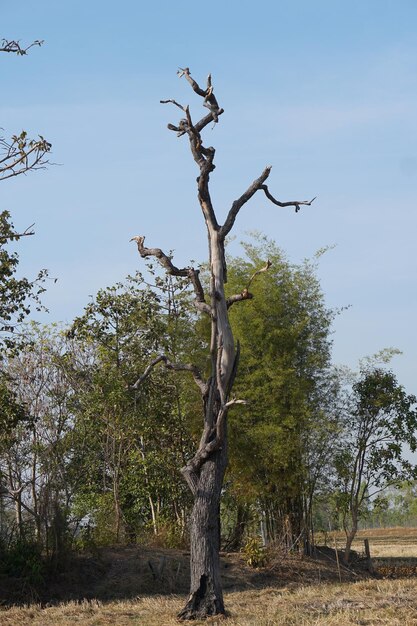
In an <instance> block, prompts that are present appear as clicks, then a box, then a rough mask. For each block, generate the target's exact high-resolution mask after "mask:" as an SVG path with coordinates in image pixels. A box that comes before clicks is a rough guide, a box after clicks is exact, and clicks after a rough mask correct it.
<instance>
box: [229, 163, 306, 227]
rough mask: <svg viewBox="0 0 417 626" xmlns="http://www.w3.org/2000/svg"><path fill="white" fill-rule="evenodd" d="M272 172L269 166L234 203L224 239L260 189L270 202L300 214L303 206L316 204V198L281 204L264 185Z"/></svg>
mask: <svg viewBox="0 0 417 626" xmlns="http://www.w3.org/2000/svg"><path fill="white" fill-rule="evenodd" d="M270 172H271V166H270V165H269V166H268V167H266V168H265V169H264V171H263V172H262V174H261V175H260V177H259V178H257V179H256V180H254V181H253V183H252V184H251V186H250V187H248V189H247V190H246V191H245V193H244V194H242V195H241V196H240V198H238V199H237V200H235V201H234V202H233V204H232V208H231V209H230V211H229V213H228V215H227V218H226V221H225V223H224V224H223V226H222V227H221V229H220V236H221V237H222V238H223V239H224V238H225V237H226V235H228V234H229V232H230V231H231V229H232V228H233V224H234V223H235V220H236V217H237V214H238V213H239V211H240V209H241V208H242V206H243V205H244V204H246V202H248V200H250V199H251V198H252V196H253V195H254V194H255V193H256V192H257V191H259V190H260V189H261V190H262V191H264V193H265V195H266V197H267V198H268V200H270V201H271V202H272V203H273V204H276V205H277V206H280V207H287V206H293V207H295V212H296V213H298V211H299V210H300V207H301V206H302V205H307V206H310V205H311V204H312V202H314V200H315V199H316V198H313V199H312V200H291V201H290V202H280V201H279V200H276V199H275V198H274V196H273V195H272V194H271V193H270V192H269V189H268V187H267V185H265V184H264V183H265V181H266V179H267V178H268V176H269V174H270Z"/></svg>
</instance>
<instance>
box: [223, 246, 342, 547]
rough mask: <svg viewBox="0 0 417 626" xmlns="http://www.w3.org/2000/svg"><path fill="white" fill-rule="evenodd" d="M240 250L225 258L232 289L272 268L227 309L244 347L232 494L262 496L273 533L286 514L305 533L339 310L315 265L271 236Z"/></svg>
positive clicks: (324, 434)
mask: <svg viewBox="0 0 417 626" xmlns="http://www.w3.org/2000/svg"><path fill="white" fill-rule="evenodd" d="M244 248H245V252H246V255H247V258H246V259H229V261H228V267H229V271H228V274H229V280H228V289H229V290H230V293H235V292H240V291H242V289H243V288H244V287H245V285H247V284H248V282H249V279H250V277H251V276H252V275H253V274H254V273H255V272H256V271H257V270H259V269H260V268H262V267H263V266H264V265H265V260H266V259H269V261H270V262H271V267H270V268H269V270H268V271H267V272H263V273H261V274H259V275H258V276H256V277H255V278H254V280H253V282H252V284H251V285H250V291H251V293H252V294H253V296H254V297H253V299H251V300H248V301H247V302H243V303H242V304H239V305H234V306H233V307H232V308H231V310H230V319H231V323H232V327H233V330H234V334H235V336H236V337H237V338H238V339H239V341H240V345H241V359H240V367H239V372H238V376H237V379H236V384H235V388H234V389H235V391H234V393H235V394H236V396H237V397H239V398H244V399H245V400H247V401H248V406H247V407H244V408H240V407H239V411H238V412H237V411H236V412H234V414H233V418H232V419H231V420H230V442H231V443H230V448H231V466H230V476H231V482H232V489H233V490H234V491H235V493H237V494H238V493H241V494H245V497H247V496H248V495H249V494H251V495H252V498H253V499H254V500H255V501H262V503H263V504H262V506H261V508H262V510H264V511H265V512H267V511H269V513H268V515H269V517H270V520H269V522H270V523H269V522H268V524H267V525H268V527H269V529H270V531H268V532H270V533H271V534H270V539H275V538H276V536H274V535H275V534H276V533H281V526H282V524H283V523H284V519H285V517H286V516H287V515H290V516H291V517H292V518H293V519H292V524H293V526H294V529H293V530H294V533H296V534H299V532H300V530H301V528H300V526H301V525H302V523H303V522H302V517H303V515H304V513H303V508H305V507H304V505H303V502H306V501H307V500H308V499H309V498H310V495H311V494H310V493H309V491H310V490H311V489H313V491H314V489H315V488H316V485H317V480H316V477H315V476H313V474H312V472H313V471H315V470H316V469H317V468H319V467H321V466H322V465H323V463H324V462H325V461H324V459H325V454H324V450H323V444H324V442H325V440H326V438H327V439H328V438H329V437H330V436H334V428H335V426H334V423H333V421H332V419H331V415H330V411H327V409H328V406H327V405H326V402H327V401H328V398H329V397H330V396H331V394H332V393H333V391H332V385H334V381H333V379H332V374H331V371H330V347H331V341H330V335H329V333H330V326H331V322H332V319H333V313H332V312H331V311H329V310H328V309H327V308H326V306H325V304H324V298H323V294H322V292H321V289H320V285H319V282H318V280H317V277H316V275H315V270H316V267H315V264H314V263H310V262H307V261H306V262H304V263H303V264H302V265H298V266H296V265H292V264H290V263H289V262H288V260H287V259H286V258H285V255H284V254H283V252H282V251H281V250H279V248H277V247H276V246H275V244H273V243H272V242H270V241H268V240H266V239H263V240H261V241H259V240H258V241H257V242H255V244H244ZM313 483H314V484H313ZM310 499H311V498H310ZM274 527H275V530H274Z"/></svg>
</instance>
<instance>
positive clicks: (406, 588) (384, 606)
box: [0, 579, 417, 626]
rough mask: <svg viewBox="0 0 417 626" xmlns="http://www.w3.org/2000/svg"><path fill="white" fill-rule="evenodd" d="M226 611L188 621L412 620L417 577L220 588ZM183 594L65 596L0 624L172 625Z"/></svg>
mask: <svg viewBox="0 0 417 626" xmlns="http://www.w3.org/2000/svg"><path fill="white" fill-rule="evenodd" d="M225 599H226V604H227V608H228V610H229V617H228V619H226V620H219V619H212V620H208V621H207V622H193V623H194V624H196V626H197V624H203V623H206V624H210V625H211V626H214V625H215V624H217V625H218V626H221V625H224V626H274V625H278V624H279V625H285V626H310V625H311V626H312V625H315V626H320V625H324V624H326V625H327V626H331V625H334V626H350V625H353V624H355V625H358V624H361V625H369V626H371V625H372V626H376V625H379V624H380V625H383V624H384V625H386V626H411V625H417V581H416V580H415V579H407V580H395V581H389V580H383V581H376V580H372V581H362V582H358V583H345V584H343V585H340V584H322V585H314V586H310V587H298V588H292V587H290V588H289V587H287V588H282V589H276V588H265V589H261V590H248V591H241V592H232V593H228V594H226V598H225ZM182 603H183V599H182V598H181V599H180V598H178V597H177V596H155V597H152V598H150V597H144V598H138V599H136V600H131V601H118V602H109V603H100V602H97V601H91V602H82V603H74V602H69V603H66V604H61V605H59V606H57V607H48V608H41V607H39V606H30V607H26V608H11V609H7V610H3V611H2V612H1V615H0V622H1V624H2V626H12V625H13V626H15V625H16V626H17V625H19V626H20V625H22V626H23V625H25V626H26V625H31V626H67V625H69V624H80V625H82V626H109V625H110V624H115V625H120V626H122V625H123V626H124V625H129V626H132V625H134V624H141V625H143V626H173V625H174V624H175V625H176V626H178V622H177V621H176V619H175V614H176V612H177V611H178V610H179V609H180V608H181V606H182Z"/></svg>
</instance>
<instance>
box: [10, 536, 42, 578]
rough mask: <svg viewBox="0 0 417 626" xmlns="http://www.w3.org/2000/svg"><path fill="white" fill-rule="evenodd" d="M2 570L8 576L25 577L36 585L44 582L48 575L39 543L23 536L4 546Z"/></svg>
mask: <svg viewBox="0 0 417 626" xmlns="http://www.w3.org/2000/svg"><path fill="white" fill-rule="evenodd" d="M0 572H1V573H2V574H3V575H6V576H12V577H14V578H20V579H24V580H25V581H26V582H27V583H28V584H29V585H31V586H34V587H37V586H39V585H41V584H43V583H44V582H45V580H46V577H47V567H46V564H45V560H44V558H43V557H42V552H41V548H40V546H39V544H37V543H36V542H33V541H30V540H29V541H28V540H26V539H24V538H21V539H17V540H15V541H13V542H12V543H11V544H10V545H9V546H7V548H3V549H2V558H1V564H0Z"/></svg>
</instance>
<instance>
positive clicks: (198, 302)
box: [130, 235, 211, 315]
mask: <svg viewBox="0 0 417 626" xmlns="http://www.w3.org/2000/svg"><path fill="white" fill-rule="evenodd" d="M130 241H136V243H137V246H138V251H139V254H140V256H141V257H142V258H143V259H145V258H146V257H149V256H153V257H155V258H156V259H158V261H159V263H160V264H161V265H162V267H163V268H164V269H165V270H166V272H167V274H170V275H171V276H183V277H186V278H189V280H190V282H191V284H192V286H193V288H194V293H195V300H194V305H195V307H196V308H197V309H198V310H199V311H202V312H203V313H208V314H209V315H211V307H210V306H209V305H208V304H207V302H206V300H205V296H204V289H203V286H202V284H201V281H200V277H199V274H200V271H199V270H196V269H195V268H194V267H183V268H179V267H176V266H175V265H174V264H173V262H172V261H171V259H170V257H169V256H168V255H167V254H165V252H163V251H162V250H161V248H145V246H144V245H143V244H144V241H145V237H142V236H140V235H137V236H136V237H132V239H131V240H130Z"/></svg>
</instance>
